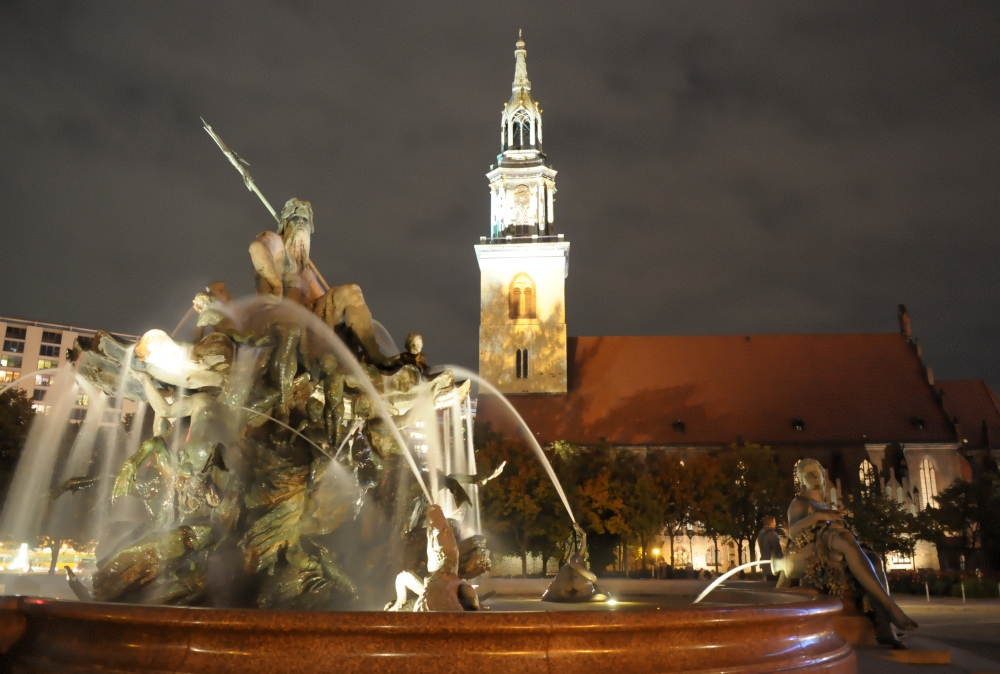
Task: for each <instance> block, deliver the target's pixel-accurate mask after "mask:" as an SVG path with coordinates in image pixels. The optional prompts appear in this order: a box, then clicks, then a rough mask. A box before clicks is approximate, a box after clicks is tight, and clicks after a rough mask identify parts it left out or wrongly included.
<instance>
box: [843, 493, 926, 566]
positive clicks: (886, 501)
mask: <svg viewBox="0 0 1000 674" xmlns="http://www.w3.org/2000/svg"><path fill="white" fill-rule="evenodd" d="M844 520H845V521H846V522H847V525H848V526H849V527H850V528H851V529H852V530H853V531H854V535H855V536H857V537H858V541H860V542H861V543H862V544H866V545H868V546H869V547H870V548H871V549H872V550H874V551H875V552H877V553H878V554H879V556H880V557H882V559H886V558H887V557H888V555H889V554H890V553H898V554H901V555H904V556H907V557H910V558H911V559H912V557H913V550H914V548H915V547H916V544H917V540H918V535H919V533H920V527H919V525H918V522H917V518H916V516H914V515H913V514H911V513H910V511H909V509H908V508H907V507H906V506H905V505H903V504H902V503H899V502H898V501H896V500H895V499H893V498H889V497H888V496H886V494H885V492H883V491H881V490H880V489H860V488H859V489H858V490H857V491H855V492H854V493H853V494H851V495H850V498H849V505H848V509H847V514H846V515H845V516H844Z"/></svg>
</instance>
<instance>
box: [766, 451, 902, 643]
mask: <svg viewBox="0 0 1000 674" xmlns="http://www.w3.org/2000/svg"><path fill="white" fill-rule="evenodd" d="M796 472H797V476H798V480H799V485H800V491H799V494H798V495H797V496H796V497H795V498H794V500H792V503H791V505H790V506H789V507H788V523H789V532H788V534H789V538H790V539H791V542H790V544H789V549H788V555H787V556H786V557H784V558H781V559H777V558H775V559H773V560H772V567H773V568H774V569H775V571H780V572H781V573H782V575H784V576H785V577H786V578H798V579H800V580H801V582H802V583H803V584H804V585H808V586H812V587H815V588H817V589H819V590H821V591H825V592H826V593H828V594H832V595H836V596H838V597H841V598H854V597H855V596H857V595H860V599H861V601H862V604H863V607H864V609H865V611H866V612H871V613H873V615H874V618H875V621H876V627H877V630H878V631H877V638H878V640H879V642H880V643H884V644H886V645H892V646H894V647H897V648H899V647H901V643H900V642H899V639H898V637H897V635H896V633H895V631H894V630H893V625H895V626H896V627H898V628H899V629H902V630H912V629H915V628H916V627H917V623H916V622H915V621H914V620H913V619H912V618H910V617H909V616H907V615H906V614H905V613H904V612H903V610H902V609H901V608H899V606H898V605H897V604H896V602H895V601H893V600H892V597H890V596H889V593H888V592H887V588H886V587H885V586H884V585H883V582H884V574H883V575H882V576H880V575H879V574H878V572H877V571H876V568H875V566H874V565H873V563H872V560H871V559H870V557H869V555H868V554H866V553H865V551H864V550H863V549H862V547H861V545H860V544H859V543H858V540H857V538H855V536H854V534H853V533H852V532H851V530H850V529H849V528H848V527H847V525H846V523H845V522H844V515H843V512H842V511H839V510H835V509H833V508H831V507H830V506H829V505H828V504H827V502H826V498H825V494H826V481H825V477H824V472H823V467H822V466H821V465H820V464H819V462H818V461H815V460H813V459H803V460H802V461H800V462H799V463H798V465H797V466H796ZM879 565H881V561H879ZM782 584H783V581H782V580H779V586H780V585H782Z"/></svg>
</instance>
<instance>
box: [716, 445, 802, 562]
mask: <svg viewBox="0 0 1000 674" xmlns="http://www.w3.org/2000/svg"><path fill="white" fill-rule="evenodd" d="M777 458H778V457H777V453H776V452H775V451H774V450H772V449H771V448H770V447H766V446H761V445H742V446H736V445H733V446H732V447H731V448H730V449H729V450H728V451H727V452H725V454H723V456H722V461H721V474H722V481H721V484H722V489H723V492H724V493H725V495H726V501H727V506H728V509H729V518H728V520H727V521H726V522H724V526H723V532H722V533H724V534H727V535H729V536H730V537H732V538H733V539H734V540H735V541H736V542H737V546H736V547H737V550H738V552H737V555H738V556H739V563H740V564H741V565H742V564H743V543H747V545H748V547H749V549H750V561H756V559H757V551H756V549H755V548H754V545H753V541H754V539H755V538H756V536H757V532H758V531H760V528H761V527H762V526H763V524H764V518H765V517H766V516H768V515H773V516H775V517H780V516H781V515H782V514H783V513H784V512H785V511H786V509H787V508H788V504H789V502H790V501H791V498H792V480H791V479H790V476H788V477H786V476H784V475H782V474H781V472H780V471H779V469H778V461H777Z"/></svg>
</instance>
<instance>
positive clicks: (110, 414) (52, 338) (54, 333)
mask: <svg viewBox="0 0 1000 674" xmlns="http://www.w3.org/2000/svg"><path fill="white" fill-rule="evenodd" d="M95 333H96V330H90V329H87V328H80V327H76V326H72V325H59V324H57V323H43V322H40V321H25V320H21V319H17V318H5V317H2V316H0V334H2V335H3V352H2V353H0V387H3V386H8V385H9V384H12V383H13V384H16V386H17V387H18V388H21V389H24V390H25V391H26V392H27V393H28V395H29V396H30V397H31V398H32V400H34V403H33V405H32V407H34V409H35V413H36V414H49V413H50V412H51V409H52V406H51V404H50V403H51V401H50V400H47V399H46V397H47V395H48V393H49V391H50V389H51V387H52V385H53V383H54V382H55V380H56V376H57V375H56V373H55V372H54V371H53V370H56V369H58V368H59V366H60V365H62V364H64V363H65V362H66V352H67V350H69V349H71V348H72V347H73V342H74V341H76V340H79V341H80V344H81V345H82V346H84V347H85V348H86V347H88V346H90V340H91V339H93V337H94V334H95ZM115 337H117V338H120V339H122V340H125V341H130V342H134V341H137V340H138V337H136V336H134V335H115ZM100 395H103V394H100ZM91 402H92V401H91V400H90V396H89V395H87V394H86V393H84V392H82V391H80V392H78V393H77V395H76V400H75V401H74V405H73V411H72V412H71V415H70V418H71V419H72V420H74V421H83V420H84V419H85V418H86V417H87V412H88V410H89V408H90V406H91ZM109 404H114V403H113V401H109ZM135 407H136V404H135V403H134V402H133V401H131V400H126V401H125V404H124V405H123V406H121V407H119V408H117V409H106V410H105V412H104V417H103V419H102V422H103V423H108V424H113V423H118V422H120V421H121V420H122V418H123V416H124V415H125V414H128V413H130V412H134V411H135Z"/></svg>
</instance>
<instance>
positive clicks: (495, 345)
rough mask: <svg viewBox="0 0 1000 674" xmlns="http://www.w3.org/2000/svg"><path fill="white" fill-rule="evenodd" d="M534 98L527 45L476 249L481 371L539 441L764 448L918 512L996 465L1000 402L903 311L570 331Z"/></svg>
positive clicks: (491, 416)
mask: <svg viewBox="0 0 1000 674" xmlns="http://www.w3.org/2000/svg"><path fill="white" fill-rule="evenodd" d="M530 89H531V87H530V83H529V82H528V78H527V67H526V51H525V49H524V42H523V41H518V43H517V50H516V51H515V77H514V83H513V93H512V96H511V99H510V101H509V102H508V103H507V104H506V106H505V109H504V112H503V115H502V117H501V153H500V155H499V157H498V162H499V163H498V165H497V166H496V167H491V171H490V172H489V173H488V174H487V178H488V179H489V184H490V200H491V219H490V234H489V236H488V237H485V236H484V237H481V238H480V242H479V245H477V246H476V247H475V249H476V256H477V258H478V260H479V267H480V271H481V289H480V290H481V315H480V341H479V349H480V355H479V367H480V376H481V377H483V378H484V379H485V380H486V381H488V382H490V383H491V384H493V385H494V386H495V387H496V388H497V389H499V390H500V391H501V392H502V393H504V394H505V395H507V396H508V397H509V399H510V401H511V403H512V404H513V405H514V407H515V408H516V409H517V411H518V413H519V414H520V415H521V417H522V418H523V419H524V421H525V422H526V423H527V425H528V427H529V428H530V429H531V433H532V435H534V436H535V437H536V439H537V440H538V441H539V442H540V443H542V444H546V443H552V442H555V441H558V440H564V441H569V442H572V443H574V444H577V445H581V446H595V445H612V446H615V447H623V448H631V449H634V450H636V451H666V452H676V453H680V454H685V453H691V452H706V451H707V452H724V451H726V450H727V449H728V448H729V447H732V446H734V445H741V444H745V443H756V444H761V445H767V446H770V447H772V448H774V449H775V450H777V453H778V456H779V469H780V470H781V471H782V472H783V473H784V474H785V475H787V476H788V479H789V480H791V479H792V475H793V473H794V466H795V464H796V462H798V461H799V460H801V459H803V458H813V459H816V460H818V461H819V462H820V463H821V464H822V465H823V466H824V468H825V469H826V471H827V474H828V476H829V484H830V490H831V493H830V494H829V499H830V500H831V502H833V503H835V504H839V503H843V502H844V499H845V496H846V495H848V494H850V493H851V492H853V491H854V490H855V489H857V488H859V487H860V486H861V485H864V486H865V487H867V488H869V489H871V488H875V487H877V488H878V489H880V490H882V492H883V493H885V494H888V495H890V496H891V497H892V498H894V499H896V500H897V501H898V502H900V503H903V504H904V505H906V506H907V507H908V508H910V509H911V510H912V511H914V512H915V511H917V510H920V509H923V508H926V507H927V506H928V505H933V504H934V503H935V498H936V497H937V495H938V494H939V493H940V492H941V491H942V490H943V489H945V488H946V487H947V486H948V485H950V484H951V483H952V482H954V481H955V480H956V479H959V478H968V477H971V475H972V472H973V471H974V470H976V469H977V468H976V466H978V465H979V464H982V465H984V466H985V465H987V464H989V462H990V461H992V458H991V454H990V446H991V442H997V441H1000V401H998V399H997V396H996V395H995V394H994V393H993V392H992V391H991V390H990V389H989V387H988V386H987V385H986V384H985V382H982V381H972V382H938V383H935V381H934V375H933V372H932V370H931V368H929V367H928V366H927V365H926V364H925V363H924V358H923V352H922V350H921V348H920V346H919V343H918V342H917V340H915V339H914V337H913V334H912V328H911V325H910V318H909V314H908V313H907V312H906V309H905V307H903V306H900V307H899V313H898V320H899V331H898V332H891V333H885V334H840V335H806V334H793V335H720V336H716V335H711V336H649V337H621V336H596V337H567V330H566V292H565V278H566V276H567V275H568V269H569V266H568V265H569V242H568V241H566V240H565V239H564V238H563V235H562V234H555V232H554V217H553V205H554V193H555V177H556V173H555V171H554V170H552V169H551V168H550V167H549V166H548V162H547V157H546V155H545V154H544V152H542V117H541V109H540V108H539V107H538V105H537V103H536V102H535V101H534V100H533V99H532V97H531V94H530ZM478 402H479V404H478V409H477V423H485V422H490V423H491V424H492V425H493V427H494V429H497V430H501V431H509V433H508V437H516V436H517V435H518V432H519V429H518V428H516V422H515V420H513V419H511V417H510V415H508V414H507V413H506V411H505V410H504V409H503V406H502V405H500V404H499V403H498V402H496V399H495V398H490V397H489V396H487V395H483V396H481V397H480V399H479V401H478ZM960 419H961V421H960ZM511 424H514V425H511ZM973 464H975V465H973ZM992 465H993V466H995V463H993V464H992ZM692 545H693V547H692ZM687 547H688V550H689V554H691V555H692V562H693V563H697V562H698V560H701V561H702V562H704V560H705V559H707V555H708V554H709V553H708V552H707V551H708V550H709V543H708V542H707V541H701V540H697V537H696V539H695V540H693V541H688V546H687ZM699 550H700V552H699ZM731 552H732V554H731V555H728V554H726V555H723V556H724V557H727V556H731V557H732V558H733V559H735V558H736V556H737V555H736V552H735V548H734V549H733V550H732V551H731ZM714 554H715V552H714V550H712V555H714ZM699 555H700V556H699ZM917 557H918V559H915V560H910V559H906V560H904V559H895V560H889V561H890V565H891V566H906V567H909V566H911V565H916V566H930V567H936V566H937V557H936V553H935V551H934V549H933V546H926V545H923V544H922V545H921V546H920V547H919V548H918V551H917ZM723 565H725V560H724V561H723Z"/></svg>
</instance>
